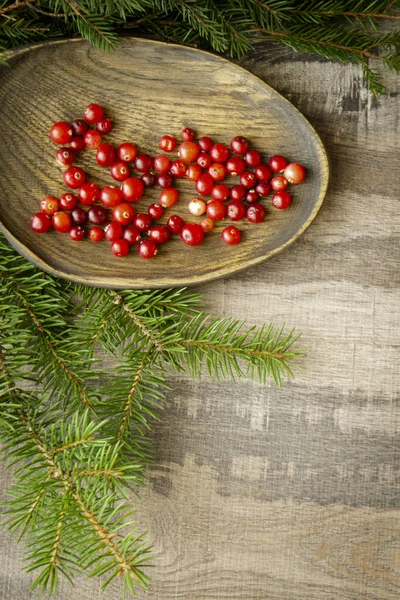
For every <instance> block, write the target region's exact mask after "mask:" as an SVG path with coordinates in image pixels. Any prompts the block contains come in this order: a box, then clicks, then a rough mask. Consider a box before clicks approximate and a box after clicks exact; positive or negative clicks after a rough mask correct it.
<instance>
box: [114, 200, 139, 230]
mask: <svg viewBox="0 0 400 600" xmlns="http://www.w3.org/2000/svg"><path fill="white" fill-rule="evenodd" d="M134 216H135V209H134V208H133V206H132V204H128V202H121V204H118V206H116V207H115V208H113V211H112V217H113V219H114V221H116V222H117V223H120V224H121V225H130V224H131V223H132V221H133V218H134Z"/></svg>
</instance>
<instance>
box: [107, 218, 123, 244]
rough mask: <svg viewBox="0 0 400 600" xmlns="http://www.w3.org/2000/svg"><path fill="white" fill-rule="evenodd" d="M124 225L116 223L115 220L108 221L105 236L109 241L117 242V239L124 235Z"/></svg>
mask: <svg viewBox="0 0 400 600" xmlns="http://www.w3.org/2000/svg"><path fill="white" fill-rule="evenodd" d="M123 233H124V232H123V229H122V225H120V224H119V223H116V222H115V221H111V223H107V225H106V226H105V227H104V237H105V238H106V240H107V241H108V242H115V241H116V240H120V239H121V238H122V235H123Z"/></svg>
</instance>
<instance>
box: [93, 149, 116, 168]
mask: <svg viewBox="0 0 400 600" xmlns="http://www.w3.org/2000/svg"><path fill="white" fill-rule="evenodd" d="M116 158H117V154H116V152H115V149H114V146H112V145H111V144H100V146H99V147H98V148H97V152H96V162H97V164H98V165H100V166H101V167H111V165H112V164H114V163H115V161H116Z"/></svg>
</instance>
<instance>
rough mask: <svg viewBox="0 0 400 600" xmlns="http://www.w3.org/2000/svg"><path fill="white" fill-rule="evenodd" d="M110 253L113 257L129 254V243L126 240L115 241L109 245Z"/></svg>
mask: <svg viewBox="0 0 400 600" xmlns="http://www.w3.org/2000/svg"><path fill="white" fill-rule="evenodd" d="M111 252H112V253H113V254H115V256H126V255H127V254H128V252H129V243H128V242H127V241H126V240H123V239H122V240H115V242H113V243H112V244H111Z"/></svg>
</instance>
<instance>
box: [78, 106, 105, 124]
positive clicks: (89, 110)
mask: <svg viewBox="0 0 400 600" xmlns="http://www.w3.org/2000/svg"><path fill="white" fill-rule="evenodd" d="M103 115H104V111H103V109H102V108H101V106H100V105H99V104H89V105H88V106H87V107H86V108H85V110H84V111H83V118H84V119H85V121H86V123H98V122H99V121H101V119H102V118H103Z"/></svg>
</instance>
